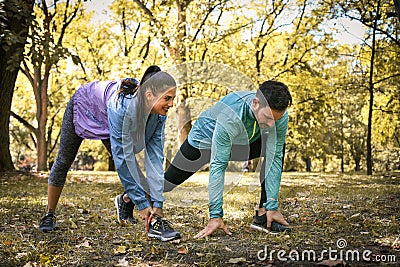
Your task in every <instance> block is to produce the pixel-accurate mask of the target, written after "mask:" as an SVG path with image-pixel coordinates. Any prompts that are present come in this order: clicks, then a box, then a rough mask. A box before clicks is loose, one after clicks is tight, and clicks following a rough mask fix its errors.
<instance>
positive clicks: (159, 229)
mask: <svg viewBox="0 0 400 267" xmlns="http://www.w3.org/2000/svg"><path fill="white" fill-rule="evenodd" d="M148 237H153V238H158V239H160V240H161V241H170V240H173V239H178V238H180V237H181V234H180V233H179V232H178V231H175V230H174V229H172V227H171V226H170V224H169V222H168V221H167V220H165V219H163V218H161V217H155V221H154V222H152V223H150V224H149V233H148Z"/></svg>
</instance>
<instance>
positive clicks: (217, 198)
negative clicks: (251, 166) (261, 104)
mask: <svg viewBox="0 0 400 267" xmlns="http://www.w3.org/2000/svg"><path fill="white" fill-rule="evenodd" d="M237 128H238V127H237V125H236V124H235V122H234V121H233V120H232V118H230V117H229V116H228V115H226V114H224V113H222V114H220V115H219V116H218V119H217V122H216V126H215V129H214V133H213V137H212V142H211V143H212V145H211V158H210V176H209V184H208V194H209V213H210V218H222V217H223V216H224V212H223V208H222V204H223V193H224V182H225V171H226V168H227V166H228V163H229V159H230V155H231V149H232V139H233V136H235V135H236V134H237V133H236V131H237Z"/></svg>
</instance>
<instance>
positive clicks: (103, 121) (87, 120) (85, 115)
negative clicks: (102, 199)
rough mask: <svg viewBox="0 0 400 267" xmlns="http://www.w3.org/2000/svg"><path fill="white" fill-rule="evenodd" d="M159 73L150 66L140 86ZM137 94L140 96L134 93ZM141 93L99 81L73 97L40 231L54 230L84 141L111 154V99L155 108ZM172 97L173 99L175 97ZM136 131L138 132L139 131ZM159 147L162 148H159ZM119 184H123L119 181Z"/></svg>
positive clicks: (133, 84)
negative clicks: (95, 142)
mask: <svg viewBox="0 0 400 267" xmlns="http://www.w3.org/2000/svg"><path fill="white" fill-rule="evenodd" d="M160 71H161V70H160V68H159V67H157V66H150V67H149V68H148V69H147V70H146V72H145V73H144V75H143V78H142V83H143V82H145V81H146V80H148V79H149V77H151V76H153V75H154V74H155V73H157V72H160ZM169 77H170V76H169ZM170 78H171V79H172V81H173V82H172V81H170V84H169V85H168V86H169V87H168V88H166V87H165V86H164V87H163V86H161V87H159V88H153V90H154V91H153V92H154V95H158V94H162V93H164V91H166V90H167V89H172V88H175V87H176V84H175V81H174V80H173V78H172V77H170ZM171 79H170V80H171ZM137 91H138V92H139V93H137ZM144 91H147V90H144ZM172 91H173V92H174V93H175V89H174V90H171V92H172ZM140 92H141V91H140V90H138V81H137V80H136V79H131V78H127V79H122V80H120V81H102V82H92V83H88V84H85V85H83V86H82V87H80V88H79V89H78V90H77V92H76V93H75V94H74V96H73V97H72V99H71V100H70V102H69V103H68V105H67V108H66V111H65V114H64V118H63V123H62V129H61V139H60V148H59V151H58V154H57V158H56V161H55V163H54V164H53V166H52V169H51V171H50V175H49V180H48V211H47V214H46V215H45V216H44V217H43V218H42V221H41V224H40V226H39V229H40V230H42V231H44V232H48V231H52V230H54V229H55V228H56V226H57V225H56V221H55V209H56V206H57V203H58V200H59V198H60V195H61V192H62V189H63V186H64V184H65V180H66V176H67V172H68V170H69V168H70V167H71V165H72V163H73V161H74V159H75V157H76V154H77V152H78V150H79V147H80V145H81V143H82V141H83V139H84V138H86V139H100V140H102V141H103V144H104V145H105V146H106V148H107V150H108V151H109V152H110V153H111V145H110V129H109V125H108V123H109V121H110V120H109V119H108V115H107V104H108V102H109V101H111V99H114V101H113V103H115V99H117V101H119V102H121V103H122V102H123V103H128V102H135V101H136V102H140V103H141V105H140V106H143V105H142V104H143V103H144V104H145V107H147V106H151V105H153V104H155V106H157V104H158V102H157V100H156V101H152V102H149V101H148V100H147V99H144V98H143V97H145V96H146V95H147V94H146V93H145V94H141V93H140ZM173 96H175V94H174V95H173ZM113 97H114V98H113ZM139 98H140V100H139ZM171 102H172V100H171ZM137 107H139V106H137ZM120 111H121V112H123V111H124V110H122V109H121V110H120ZM138 111H139V112H137V113H136V114H137V115H138V116H139V114H140V116H145V115H146V112H147V109H146V110H140V109H138ZM157 112H158V113H157ZM154 113H157V114H159V115H160V118H164V115H165V114H166V112H165V110H163V109H161V110H160V109H154ZM149 117H150V116H149ZM153 117H155V116H153ZM160 120H162V119H160ZM164 120H165V118H164ZM141 121H142V120H139V122H141ZM145 122H146V121H145ZM149 122H150V121H148V123H149ZM154 122H155V120H154V119H153V120H152V121H151V123H154ZM116 123H117V122H116ZM113 125H114V124H113ZM157 125H158V121H157ZM142 128H143V127H142ZM113 129H114V128H113ZM138 129H141V128H140V127H138ZM157 129H158V128H157ZM113 136H115V135H113ZM137 141H140V140H137ZM146 141H153V142H156V141H155V140H153V138H150V139H149V140H146ZM157 141H158V140H157ZM112 143H113V150H115V151H118V145H117V144H115V142H112ZM159 147H162V145H161V146H159ZM157 153H158V155H159V157H162V150H158V151H157ZM133 156H134V155H133ZM130 160H131V159H130ZM118 162H119V161H116V163H118ZM119 167H120V166H119ZM117 168H118V166H117ZM118 174H120V171H118ZM121 181H123V180H122V178H121ZM123 184H124V182H123ZM158 206H159V205H158ZM155 208H158V207H155ZM132 211H133V209H132ZM147 211H148V212H151V214H160V215H162V212H160V211H157V210H155V212H153V210H152V209H151V210H150V209H147ZM143 213H144V212H141V214H143ZM150 217H151V216H150V215H148V216H147V217H146V218H150ZM129 221H131V222H134V221H135V220H134V219H133V215H132V214H130V215H129ZM178 234H179V233H178Z"/></svg>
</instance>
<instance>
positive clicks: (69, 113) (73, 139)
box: [48, 97, 111, 187]
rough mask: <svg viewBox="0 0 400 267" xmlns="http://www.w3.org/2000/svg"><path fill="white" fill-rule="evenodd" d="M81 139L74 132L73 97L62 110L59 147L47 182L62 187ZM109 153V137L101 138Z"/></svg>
mask: <svg viewBox="0 0 400 267" xmlns="http://www.w3.org/2000/svg"><path fill="white" fill-rule="evenodd" d="M82 141H83V138H82V137H79V136H78V135H77V134H76V132H75V125H74V97H72V98H71V100H70V101H69V103H68V105H67V108H66V109H65V112H64V117H63V121H62V126H61V138H60V148H59V149H58V153H57V157H56V160H55V162H54V164H53V166H52V167H51V170H50V175H49V179H48V183H49V184H50V185H53V186H57V187H63V186H64V184H65V180H66V178H67V173H68V170H69V168H71V165H72V163H73V162H74V160H75V157H76V155H77V154H78V150H79V147H80V146H81V143H82ZM101 141H102V142H103V144H104V146H105V147H106V149H107V151H108V152H109V153H110V155H111V144H110V139H104V140H101Z"/></svg>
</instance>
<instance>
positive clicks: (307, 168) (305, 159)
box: [304, 157, 311, 172]
mask: <svg viewBox="0 0 400 267" xmlns="http://www.w3.org/2000/svg"><path fill="white" fill-rule="evenodd" d="M304 161H305V162H306V171H307V172H311V158H310V157H306V158H304Z"/></svg>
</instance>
